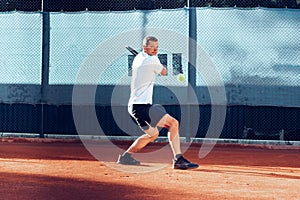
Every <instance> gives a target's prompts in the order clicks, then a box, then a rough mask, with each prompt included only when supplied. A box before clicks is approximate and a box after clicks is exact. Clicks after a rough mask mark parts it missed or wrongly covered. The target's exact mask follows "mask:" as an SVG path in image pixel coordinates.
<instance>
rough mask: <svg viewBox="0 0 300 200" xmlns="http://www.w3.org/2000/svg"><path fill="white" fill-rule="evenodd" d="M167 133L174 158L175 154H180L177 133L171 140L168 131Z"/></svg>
mask: <svg viewBox="0 0 300 200" xmlns="http://www.w3.org/2000/svg"><path fill="white" fill-rule="evenodd" d="M168 134H169V143H170V146H171V149H172V151H173V155H174V158H175V157H176V155H178V154H181V149H180V138H179V134H176V136H175V137H174V138H173V140H171V136H170V132H169V133H168Z"/></svg>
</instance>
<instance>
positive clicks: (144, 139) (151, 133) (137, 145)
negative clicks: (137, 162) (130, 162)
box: [126, 127, 159, 154]
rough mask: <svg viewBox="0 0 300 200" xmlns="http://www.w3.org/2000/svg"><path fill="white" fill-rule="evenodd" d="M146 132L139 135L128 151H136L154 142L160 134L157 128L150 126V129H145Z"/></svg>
mask: <svg viewBox="0 0 300 200" xmlns="http://www.w3.org/2000/svg"><path fill="white" fill-rule="evenodd" d="M144 132H145V134H143V135H142V136H140V137H138V138H137V139H136V140H135V141H134V142H133V143H132V145H131V146H130V147H129V148H128V149H127V150H126V152H127V153H130V154H132V153H136V152H138V151H139V150H141V149H142V148H144V147H145V146H146V145H147V144H149V143H150V142H153V141H154V140H155V139H156V138H157V137H158V135H159V131H158V129H157V128H153V127H150V128H149V129H148V130H145V131H144Z"/></svg>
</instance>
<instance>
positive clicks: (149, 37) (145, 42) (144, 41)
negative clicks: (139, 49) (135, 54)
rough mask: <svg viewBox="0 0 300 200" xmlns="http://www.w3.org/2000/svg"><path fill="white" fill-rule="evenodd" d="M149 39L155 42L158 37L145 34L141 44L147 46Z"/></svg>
mask: <svg viewBox="0 0 300 200" xmlns="http://www.w3.org/2000/svg"><path fill="white" fill-rule="evenodd" d="M149 41H154V42H157V41H158V39H157V38H156V37H154V36H146V37H145V38H144V40H143V46H148V44H149Z"/></svg>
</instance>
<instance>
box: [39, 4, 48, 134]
mask: <svg viewBox="0 0 300 200" xmlns="http://www.w3.org/2000/svg"><path fill="white" fill-rule="evenodd" d="M42 10H43V9H42ZM42 26H43V28H42V80H41V130H40V137H41V138H43V137H44V123H45V122H44V113H45V112H44V104H45V103H46V98H45V92H46V90H47V88H48V85H49V51H50V14H49V12H44V11H42Z"/></svg>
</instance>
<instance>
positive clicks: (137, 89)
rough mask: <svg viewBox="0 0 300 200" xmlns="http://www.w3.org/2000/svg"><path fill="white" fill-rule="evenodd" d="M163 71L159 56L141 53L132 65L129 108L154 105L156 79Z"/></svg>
mask: <svg viewBox="0 0 300 200" xmlns="http://www.w3.org/2000/svg"><path fill="white" fill-rule="evenodd" d="M162 70H163V65H162V64H161V63H160V61H159V59H158V57H157V56H150V55H148V54H146V53H144V52H141V53H139V54H138V55H137V56H136V57H135V58H134V60H133V63H132V79H131V86H130V89H131V93H130V99H129V102H128V106H130V105H132V104H152V95H153V86H154V82H155V77H156V75H157V74H159V73H160V72H161V71H162Z"/></svg>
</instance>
